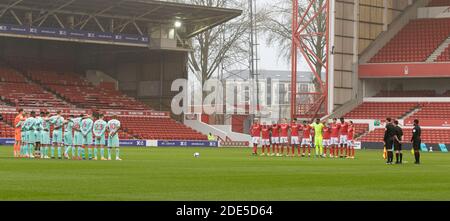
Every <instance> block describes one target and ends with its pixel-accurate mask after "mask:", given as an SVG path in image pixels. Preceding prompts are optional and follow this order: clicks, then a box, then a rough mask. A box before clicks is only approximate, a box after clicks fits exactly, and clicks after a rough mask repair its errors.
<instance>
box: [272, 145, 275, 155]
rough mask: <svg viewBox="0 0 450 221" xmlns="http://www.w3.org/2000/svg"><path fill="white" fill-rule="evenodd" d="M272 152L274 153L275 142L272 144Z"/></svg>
mask: <svg viewBox="0 0 450 221" xmlns="http://www.w3.org/2000/svg"><path fill="white" fill-rule="evenodd" d="M272 152H273V153H275V144H272Z"/></svg>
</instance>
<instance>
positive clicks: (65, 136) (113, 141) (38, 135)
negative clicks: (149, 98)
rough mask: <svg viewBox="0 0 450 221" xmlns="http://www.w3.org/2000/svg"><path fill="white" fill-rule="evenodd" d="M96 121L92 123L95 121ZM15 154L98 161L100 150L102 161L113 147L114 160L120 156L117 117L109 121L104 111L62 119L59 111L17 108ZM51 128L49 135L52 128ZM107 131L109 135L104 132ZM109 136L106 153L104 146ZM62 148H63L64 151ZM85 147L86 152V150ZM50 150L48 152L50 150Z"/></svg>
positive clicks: (26, 156)
mask: <svg viewBox="0 0 450 221" xmlns="http://www.w3.org/2000/svg"><path fill="white" fill-rule="evenodd" d="M94 120H95V122H94ZM14 124H15V125H14V126H15V140H16V141H15V145H14V157H18V158H42V159H50V158H52V159H54V158H56V156H55V151H57V158H58V159H63V158H65V159H73V160H82V159H86V160H97V159H98V158H97V157H98V149H100V159H101V160H111V150H112V148H114V149H115V150H116V160H121V159H120V149H119V147H120V145H119V129H120V121H119V120H117V117H116V116H113V117H112V119H111V120H110V121H108V122H106V121H104V116H103V114H99V113H94V114H93V115H92V116H90V115H84V114H81V115H79V116H78V117H75V116H73V115H71V116H69V118H67V119H64V117H62V116H61V112H60V111H58V112H56V114H54V115H50V113H49V112H40V115H39V116H36V112H34V111H31V112H30V113H26V112H24V111H23V109H20V110H19V113H18V115H17V116H16V118H15V122H14ZM52 127H53V131H52V133H51V134H50V131H51V128H52ZM107 130H108V134H106V131H107ZM105 136H107V137H108V146H107V147H108V156H107V158H105V157H104V156H105V155H104V149H105V147H106V139H105ZM63 148H64V150H63ZM86 150H87V153H86ZM49 151H50V153H49Z"/></svg>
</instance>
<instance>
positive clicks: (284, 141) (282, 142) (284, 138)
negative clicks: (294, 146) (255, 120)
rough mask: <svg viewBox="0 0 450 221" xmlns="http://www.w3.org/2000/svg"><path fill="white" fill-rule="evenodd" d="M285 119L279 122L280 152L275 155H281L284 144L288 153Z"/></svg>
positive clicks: (287, 129)
mask: <svg viewBox="0 0 450 221" xmlns="http://www.w3.org/2000/svg"><path fill="white" fill-rule="evenodd" d="M286 122H287V120H286V119H283V122H282V123H281V124H280V130H281V134H280V148H281V153H278V154H277V156H283V152H284V147H285V146H286V148H287V152H288V154H289V146H288V132H289V124H287V123H286Z"/></svg>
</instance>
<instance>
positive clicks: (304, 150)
mask: <svg viewBox="0 0 450 221" xmlns="http://www.w3.org/2000/svg"><path fill="white" fill-rule="evenodd" d="M305 153H306V146H303V154H305Z"/></svg>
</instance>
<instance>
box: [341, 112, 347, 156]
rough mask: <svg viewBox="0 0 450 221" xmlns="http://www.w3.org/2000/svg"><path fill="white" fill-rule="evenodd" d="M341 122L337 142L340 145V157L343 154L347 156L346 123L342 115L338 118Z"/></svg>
mask: <svg viewBox="0 0 450 221" xmlns="http://www.w3.org/2000/svg"><path fill="white" fill-rule="evenodd" d="M340 121H341V124H340V130H339V132H340V134H341V136H340V137H339V144H340V146H341V154H340V157H341V158H343V157H344V156H347V151H348V150H347V134H348V123H347V122H345V119H344V118H343V117H341V119H340ZM344 150H345V155H344Z"/></svg>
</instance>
